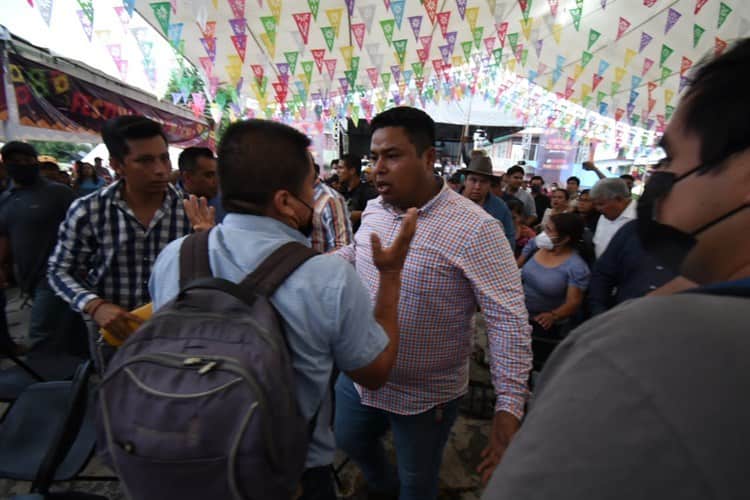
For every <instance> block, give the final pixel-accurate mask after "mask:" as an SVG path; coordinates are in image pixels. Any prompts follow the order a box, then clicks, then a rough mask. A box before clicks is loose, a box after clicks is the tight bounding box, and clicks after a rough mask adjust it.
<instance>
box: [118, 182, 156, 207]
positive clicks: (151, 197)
mask: <svg viewBox="0 0 750 500" xmlns="http://www.w3.org/2000/svg"><path fill="white" fill-rule="evenodd" d="M122 195H123V198H124V199H125V203H127V204H128V206H129V207H130V209H131V210H133V212H136V211H138V210H148V209H153V210H154V212H156V209H158V208H159V207H160V206H161V204H162V203H163V202H164V197H165V196H166V191H163V192H161V193H143V192H138V191H133V190H132V189H129V185H128V183H127V182H123V185H122Z"/></svg>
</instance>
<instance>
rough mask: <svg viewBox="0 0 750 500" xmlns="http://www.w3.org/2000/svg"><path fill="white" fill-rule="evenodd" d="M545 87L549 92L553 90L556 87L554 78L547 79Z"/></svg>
mask: <svg viewBox="0 0 750 500" xmlns="http://www.w3.org/2000/svg"><path fill="white" fill-rule="evenodd" d="M544 88H545V89H546V90H547V92H552V89H553V88H555V82H554V80H552V78H550V79H549V80H547V85H546V86H545V87H544Z"/></svg>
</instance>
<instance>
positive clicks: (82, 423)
mask: <svg viewBox="0 0 750 500" xmlns="http://www.w3.org/2000/svg"><path fill="white" fill-rule="evenodd" d="M90 374H91V362H90V361H86V362H84V363H82V364H81V365H80V366H79V367H78V369H77V370H76V373H75V375H74V376H73V379H72V380H69V381H55V382H40V383H35V384H32V385H30V386H29V387H28V388H27V389H26V390H25V391H23V392H22V393H21V395H20V396H19V397H18V399H17V400H16V402H15V404H14V405H13V406H12V407H11V409H10V410H9V411H8V414H7V415H6V417H5V420H4V421H3V423H2V425H0V477H3V478H9V479H16V480H22V481H31V482H32V486H31V495H26V496H18V497H15V498H17V499H18V500H21V499H71V500H72V499H75V498H80V499H82V500H83V499H91V500H100V499H104V497H101V496H96V495H87V494H78V493H72V492H63V493H50V492H49V487H50V485H51V484H52V482H53V481H69V480H72V479H74V478H75V477H76V476H77V475H78V474H79V473H80V471H81V470H83V468H84V466H85V465H86V463H87V462H88V461H89V459H90V458H91V456H92V454H93V451H94V444H95V439H96V431H95V429H94V422H93V411H92V406H93V405H91V404H90V402H91V399H92V393H91V391H90V390H89V386H88V382H89V376H90ZM104 500H106V499H104Z"/></svg>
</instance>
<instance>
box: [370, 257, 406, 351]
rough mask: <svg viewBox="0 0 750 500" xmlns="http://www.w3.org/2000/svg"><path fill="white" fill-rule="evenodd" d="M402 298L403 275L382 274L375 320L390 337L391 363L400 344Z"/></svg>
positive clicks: (395, 273) (397, 273)
mask: <svg viewBox="0 0 750 500" xmlns="http://www.w3.org/2000/svg"><path fill="white" fill-rule="evenodd" d="M400 296H401V273H400V272H397V271H390V272H382V273H380V287H379V288H378V295H377V298H376V299H375V310H374V314H375V320H376V321H377V322H378V323H379V324H380V326H382V327H383V330H385V333H386V335H388V340H389V342H388V347H387V348H386V352H387V353H388V354H389V356H390V357H391V359H390V362H391V363H393V362H394V361H395V360H396V354H397V353H398V344H399V337H400V336H399V328H398V302H399V298H400Z"/></svg>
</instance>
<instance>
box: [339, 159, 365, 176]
mask: <svg viewBox="0 0 750 500" xmlns="http://www.w3.org/2000/svg"><path fill="white" fill-rule="evenodd" d="M339 163H342V164H344V165H346V168H353V169H354V170H355V171H356V172H357V175H361V174H362V160H361V159H360V158H359V157H358V156H354V155H351V154H347V155H344V156H342V157H341V160H340V161H339Z"/></svg>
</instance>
